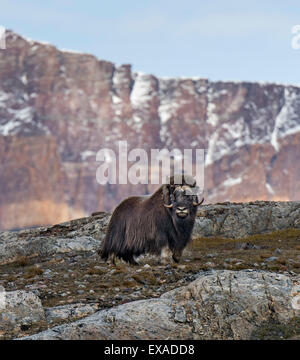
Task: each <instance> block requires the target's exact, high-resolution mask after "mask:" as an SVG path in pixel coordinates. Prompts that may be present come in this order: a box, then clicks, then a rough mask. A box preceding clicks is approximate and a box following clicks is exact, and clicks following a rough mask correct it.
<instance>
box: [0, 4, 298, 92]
mask: <svg viewBox="0 0 300 360" xmlns="http://www.w3.org/2000/svg"><path fill="white" fill-rule="evenodd" d="M297 24H300V2H299V0H284V1H274V0H273V1H271V0H260V1H257V0H251V1H247V2H244V1H240V0H239V1H238V0H226V1H224V0H214V1H210V2H208V1H205V0H203V1H202V0H186V1H182V0H127V1H124V0H109V1H101V0H100V1H99V0H98V1H97V0H86V1H83V0H52V1H40V0H0V25H3V26H5V27H6V28H8V29H11V30H14V31H16V32H18V33H20V34H21V35H23V36H25V37H29V38H32V39H35V40H40V41H46V42H49V43H52V44H53V45H55V46H57V47H58V48H67V49H74V50H78V51H82V52H87V53H91V54H94V55H95V56H97V57H98V58H99V59H104V60H108V61H112V62H114V63H116V64H117V65H121V64H124V63H130V64H132V66H133V69H134V70H136V71H143V72H145V73H151V74H154V75H157V76H162V77H163V76H165V77H178V76H184V77H192V76H196V77H203V78H209V79H211V80H224V81H226V80H245V81H267V82H276V83H291V84H298V85H299V84H300V49H299V50H294V49H293V48H292V46H291V41H292V37H293V35H292V32H291V29H292V27H293V26H294V25H297Z"/></svg>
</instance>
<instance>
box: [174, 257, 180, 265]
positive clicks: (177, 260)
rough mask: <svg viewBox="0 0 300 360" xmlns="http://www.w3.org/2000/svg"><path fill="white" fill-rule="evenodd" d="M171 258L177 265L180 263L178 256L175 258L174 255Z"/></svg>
mask: <svg viewBox="0 0 300 360" xmlns="http://www.w3.org/2000/svg"><path fill="white" fill-rule="evenodd" d="M172 258H173V260H174V261H175V262H176V263H177V264H178V263H179V261H180V257H179V256H178V257H177V256H175V255H173V256H172Z"/></svg>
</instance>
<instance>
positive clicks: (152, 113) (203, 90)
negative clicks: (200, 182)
mask: <svg viewBox="0 0 300 360" xmlns="http://www.w3.org/2000/svg"><path fill="white" fill-rule="evenodd" d="M6 43H7V49H6V50H1V51H0V156H1V164H0V229H12V228H18V227H27V226H34V225H47V224H53V223H57V222H61V221H65V220H68V219H71V218H74V217H78V216H82V215H84V214H89V213H91V212H93V211H96V210H112V209H113V208H114V206H115V205H116V204H117V203H118V202H119V201H120V200H121V199H123V198H124V197H126V196H128V195H129V194H133V193H141V194H143V193H148V192H149V191H152V190H153V186H145V185H137V186H133V185H107V186H102V185H99V184H97V182H96V176H95V175H96V169H97V167H98V166H99V163H97V162H96V153H97V151H98V150H100V149H102V148H112V149H116V146H117V142H118V141H119V140H127V141H128V143H129V146H130V148H136V147H142V148H143V149H145V150H150V149H154V148H164V147H165V148H168V149H170V150H171V149H174V148H179V149H184V148H205V149H207V152H206V168H205V196H206V199H207V201H214V202H215V201H226V200H230V201H251V200H256V199H259V200H299V198H300V184H299V181H298V179H299V177H300V162H299V161H297V160H298V154H299V153H300V88H299V87H295V86H285V85H276V84H259V83H248V82H211V81H209V80H207V79H201V78H192V79H187V78H177V79H175V78H174V79H164V78H157V77H155V76H153V75H148V74H143V73H136V72H133V71H132V70H131V66H130V65H121V66H116V65H114V64H113V63H111V62H107V61H103V60H99V59H97V58H96V57H94V56H92V55H88V54H80V53H75V52H71V51H62V50H58V49H57V48H55V47H54V46H52V45H50V44H45V43H40V42H37V41H32V40H27V39H25V38H23V37H22V36H20V35H18V34H16V33H14V32H11V31H7V36H6Z"/></svg>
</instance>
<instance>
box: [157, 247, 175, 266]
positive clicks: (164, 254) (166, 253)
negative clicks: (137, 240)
mask: <svg viewBox="0 0 300 360" xmlns="http://www.w3.org/2000/svg"><path fill="white" fill-rule="evenodd" d="M171 254H172V253H171V250H170V249H169V247H168V246H165V247H163V248H162V249H161V253H160V262H161V264H163V265H167V264H168V263H169V262H170V258H171Z"/></svg>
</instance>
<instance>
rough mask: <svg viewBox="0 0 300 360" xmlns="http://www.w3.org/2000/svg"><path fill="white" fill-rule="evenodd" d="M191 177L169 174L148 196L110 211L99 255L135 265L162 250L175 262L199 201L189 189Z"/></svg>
mask: <svg viewBox="0 0 300 360" xmlns="http://www.w3.org/2000/svg"><path fill="white" fill-rule="evenodd" d="M195 187H196V182H195V180H194V178H192V177H191V176H188V175H173V176H172V177H171V178H170V181H169V183H168V184H164V185H162V186H161V187H160V188H159V189H158V190H157V191H156V192H155V193H154V194H152V195H151V196H132V197H129V198H127V199H125V200H124V201H123V202H121V203H120V204H119V205H118V206H117V208H116V209H115V210H114V212H113V214H112V216H111V219H110V222H109V225H108V229H107V232H106V236H105V238H104V241H103V244H102V247H101V249H100V250H99V255H100V256H101V257H102V258H103V259H105V260H107V259H109V258H110V259H111V261H112V262H113V263H115V258H116V257H117V258H120V259H123V260H125V261H126V262H129V263H130V264H133V265H137V264H138V263H137V262H136V258H137V257H138V256H140V255H142V254H145V253H148V254H155V255H161V256H162V260H163V261H164V262H165V261H166V251H171V253H172V257H173V260H174V261H175V262H179V260H180V257H181V254H182V251H183V249H184V248H185V247H186V245H187V243H188V242H189V240H190V239H191V233H192V229H193V226H194V222H195V217H196V212H197V207H198V206H199V205H201V204H202V203H203V201H204V199H202V201H201V202H199V200H198V197H197V195H194V192H193V191H192V190H194V189H192V188H195Z"/></svg>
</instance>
